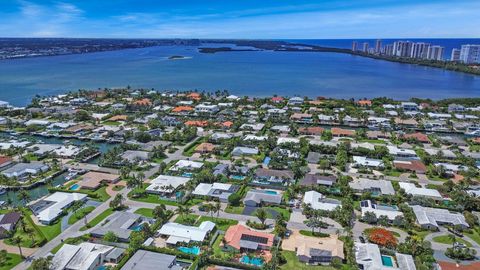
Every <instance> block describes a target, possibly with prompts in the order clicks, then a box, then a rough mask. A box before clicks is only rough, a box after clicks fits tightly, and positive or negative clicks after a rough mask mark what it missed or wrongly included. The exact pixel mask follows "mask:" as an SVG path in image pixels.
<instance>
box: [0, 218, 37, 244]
mask: <svg viewBox="0 0 480 270" xmlns="http://www.w3.org/2000/svg"><path fill="white" fill-rule="evenodd" d="M25 221H26V224H25V228H26V229H27V230H28V229H31V230H32V231H33V235H32V236H30V235H27V234H26V233H25V232H24V231H23V228H22V227H21V226H17V228H16V230H15V234H14V236H20V237H21V238H22V243H21V244H20V245H21V246H22V247H34V246H37V245H38V243H40V242H41V241H42V240H43V236H42V235H41V234H40V233H38V232H37V230H35V228H34V226H35V225H34V224H32V223H31V222H30V221H29V219H25ZM32 237H33V241H32ZM5 243H6V244H7V245H11V246H15V245H14V244H12V242H11V238H8V239H5Z"/></svg>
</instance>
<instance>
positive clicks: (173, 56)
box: [168, 55, 191, 60]
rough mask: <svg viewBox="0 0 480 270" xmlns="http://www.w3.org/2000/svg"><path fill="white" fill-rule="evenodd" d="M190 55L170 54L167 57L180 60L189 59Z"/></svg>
mask: <svg viewBox="0 0 480 270" xmlns="http://www.w3.org/2000/svg"><path fill="white" fill-rule="evenodd" d="M189 58H191V57H187V56H183V55H172V56H169V57H168V60H182V59H189Z"/></svg>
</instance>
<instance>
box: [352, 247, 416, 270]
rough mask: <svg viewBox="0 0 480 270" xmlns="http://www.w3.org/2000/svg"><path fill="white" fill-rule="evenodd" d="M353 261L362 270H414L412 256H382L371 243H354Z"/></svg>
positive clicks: (398, 254) (397, 254)
mask: <svg viewBox="0 0 480 270" xmlns="http://www.w3.org/2000/svg"><path fill="white" fill-rule="evenodd" d="M355 260H356V261H357V264H358V267H359V268H360V269H362V270H416V269H417V268H416V267H415V261H414V260H413V257H412V255H408V254H402V253H395V256H391V255H387V254H382V253H381V252H380V248H379V247H378V245H376V244H372V243H358V242H355Z"/></svg>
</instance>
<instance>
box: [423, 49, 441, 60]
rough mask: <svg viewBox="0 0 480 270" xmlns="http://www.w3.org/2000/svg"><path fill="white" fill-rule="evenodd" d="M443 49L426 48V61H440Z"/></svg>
mask: <svg viewBox="0 0 480 270" xmlns="http://www.w3.org/2000/svg"><path fill="white" fill-rule="evenodd" d="M443 51H444V48H443V47H442V46H430V47H428V52H427V59H428V60H442V59H443Z"/></svg>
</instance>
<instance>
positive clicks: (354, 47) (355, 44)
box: [352, 41, 358, 52]
mask: <svg viewBox="0 0 480 270" xmlns="http://www.w3.org/2000/svg"><path fill="white" fill-rule="evenodd" d="M357 50H358V42H356V41H354V42H352V51H354V52H356V51H357Z"/></svg>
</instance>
